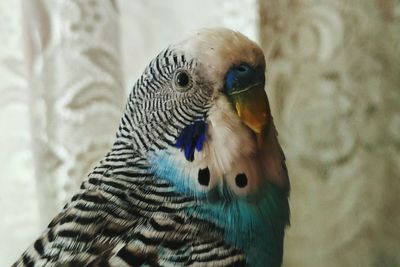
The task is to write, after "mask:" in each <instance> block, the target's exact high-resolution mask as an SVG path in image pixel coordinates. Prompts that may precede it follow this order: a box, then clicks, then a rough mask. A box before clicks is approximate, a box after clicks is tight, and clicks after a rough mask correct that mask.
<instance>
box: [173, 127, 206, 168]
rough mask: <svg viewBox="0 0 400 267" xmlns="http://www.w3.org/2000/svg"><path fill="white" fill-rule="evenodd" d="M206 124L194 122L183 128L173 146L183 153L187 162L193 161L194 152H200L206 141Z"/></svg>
mask: <svg viewBox="0 0 400 267" xmlns="http://www.w3.org/2000/svg"><path fill="white" fill-rule="evenodd" d="M206 132H207V124H206V123H205V122H204V121H202V120H199V121H195V122H194V123H192V124H189V125H187V126H186V127H185V128H183V130H182V132H181V133H180V135H179V136H178V139H177V140H176V144H175V146H176V147H177V148H180V149H181V150H183V151H184V154H185V158H186V159H187V160H188V161H193V160H194V151H195V150H197V151H201V150H202V149H203V145H204V142H205V141H206Z"/></svg>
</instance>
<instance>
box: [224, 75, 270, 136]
mask: <svg viewBox="0 0 400 267" xmlns="http://www.w3.org/2000/svg"><path fill="white" fill-rule="evenodd" d="M231 98H232V100H233V104H234V106H235V108H236V112H237V114H238V116H239V118H241V120H242V121H243V123H244V124H245V125H247V126H248V127H249V128H250V129H251V130H253V131H254V132H255V133H256V134H260V133H261V132H262V130H263V128H264V127H265V125H267V123H268V121H269V117H270V108H269V103H268V98H267V94H266V93H265V90H264V84H263V83H260V84H256V85H254V86H252V87H250V88H248V89H246V90H242V91H240V92H237V93H235V94H232V95H231Z"/></svg>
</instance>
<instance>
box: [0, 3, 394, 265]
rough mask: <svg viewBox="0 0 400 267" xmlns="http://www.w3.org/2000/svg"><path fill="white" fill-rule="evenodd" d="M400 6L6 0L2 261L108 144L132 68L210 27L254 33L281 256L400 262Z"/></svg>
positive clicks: (0, 159) (299, 261) (0, 103)
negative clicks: (281, 174) (278, 148)
mask: <svg viewBox="0 0 400 267" xmlns="http://www.w3.org/2000/svg"><path fill="white" fill-rule="evenodd" d="M399 22H400V1H398V0H397V1H394V0H387V1H383V0H368V1H361V0H354V1H351V2H349V1H345V0H339V1H337V0H336V1H333V0H324V1H310V0H282V1H281V0H279V1H277V0H259V1H256V0H246V1H243V0H242V1H239V0H234V1H232V0H223V1H213V0H207V1H195V0H191V1H183V0H173V1H156V0H151V1H139V0H138V1H123V0H120V1H114V0H85V1H82V0H72V1H61V0H30V1H22V0H20V1H0V40H1V42H0V96H1V97H0V123H1V125H2V127H1V129H2V130H1V131H0V137H1V138H0V166H1V168H0V210H1V211H2V218H1V219H0V236H1V241H0V266H8V265H10V264H11V262H12V261H13V260H14V259H15V258H16V257H17V255H18V254H20V253H21V252H22V251H23V250H24V249H25V248H26V247H27V246H28V245H29V244H30V243H31V242H32V240H33V239H34V238H35V237H36V236H37V235H38V234H39V233H40V231H42V230H43V228H44V227H45V225H46V224H47V223H48V222H49V220H50V218H51V217H53V216H54V215H55V214H56V213H57V212H58V210H59V209H60V208H61V207H62V206H63V204H64V203H65V201H67V200H68V199H69V198H70V196H71V195H72V193H73V192H74V191H75V190H76V189H77V188H78V186H79V184H80V182H81V179H82V178H84V177H85V175H86V174H87V172H88V171H89V170H90V169H91V167H92V166H93V164H95V163H96V162H97V161H98V160H99V159H100V158H101V157H103V155H104V154H105V152H106V151H107V149H108V148H109V146H110V144H111V142H112V140H113V138H114V132H115V130H116V126H117V124H118V122H119V118H120V115H121V112H122V109H123V106H124V103H125V98H126V95H127V93H128V92H129V90H130V88H131V86H132V85H133V83H134V82H135V80H136V78H137V77H138V76H139V75H140V73H141V71H142V70H143V69H144V67H145V65H146V64H147V63H148V62H149V60H150V59H151V58H152V57H153V56H154V55H155V54H156V53H157V52H159V51H160V50H161V49H162V48H164V47H165V46H166V45H167V44H169V43H171V42H173V41H176V40H178V39H180V38H182V37H183V36H185V35H186V34H187V33H188V32H190V31H192V30H194V29H196V28H200V27H207V26H226V27H230V28H233V29H236V30H239V31H241V32H243V33H245V34H246V35H247V36H249V37H250V38H252V39H254V40H256V41H258V42H259V43H260V44H261V45H262V46H263V48H264V51H265V53H266V57H267V68H268V70H267V76H268V77H267V82H268V94H269V97H270V102H271V106H272V110H273V114H274V116H275V120H276V123H277V127H278V129H279V133H280V139H281V142H282V145H283V147H284V149H285V151H286V155H287V158H288V166H289V171H290V176H291V181H292V195H291V206H292V226H291V228H290V229H289V230H288V232H287V238H286V247H285V256H284V258H285V260H284V265H285V266H400V256H399V255H400V253H399V252H400V243H399V242H398V240H400V210H399V209H398V207H397V203H399V202H400V194H399V193H398V192H400V182H399V178H400V175H399V173H400V151H399V150H400V105H399V104H400V90H399V86H400V76H399V73H400V65H399V63H400V61H399V60H400V30H399V29H400V27H399V26H400V25H399Z"/></svg>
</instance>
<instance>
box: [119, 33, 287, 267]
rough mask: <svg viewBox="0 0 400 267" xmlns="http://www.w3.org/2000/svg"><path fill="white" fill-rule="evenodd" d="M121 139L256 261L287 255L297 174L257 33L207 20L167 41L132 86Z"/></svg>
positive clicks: (275, 262)
mask: <svg viewBox="0 0 400 267" xmlns="http://www.w3.org/2000/svg"><path fill="white" fill-rule="evenodd" d="M120 144H121V145H126V144H129V146H131V147H133V150H134V151H135V153H137V154H138V155H139V157H140V158H142V159H144V160H145V161H146V162H147V163H148V166H150V169H151V171H152V173H153V174H154V176H155V177H156V179H162V180H166V181H168V182H169V183H170V184H171V185H172V186H173V188H174V190H176V191H178V193H180V194H182V195H185V196H188V197H189V199H192V200H193V201H194V203H197V204H195V205H194V206H190V207H189V208H187V210H186V212H188V213H189V214H191V215H190V216H195V217H199V218H200V219H203V220H204V219H205V220H207V221H213V222H214V223H215V224H216V225H218V226H219V227H220V228H221V229H224V239H226V240H228V241H230V242H231V243H233V244H234V245H235V246H237V247H239V248H241V249H243V250H244V251H246V254H247V255H249V256H248V260H249V264H250V266H258V265H259V264H258V265H257V262H258V261H259V262H260V263H261V266H264V263H266V262H268V263H270V265H269V266H278V265H279V264H280V262H281V260H282V249H283V233H284V228H285V226H286V225H287V224H288V222H289V207H288V202H287V196H288V191H289V181H288V176H287V171H286V167H285V159H284V155H283V153H282V150H281V148H280V145H279V143H278V140H277V134H276V131H275V127H274V124H273V120H272V116H271V112H270V108H269V104H268V99H267V95H266V92H265V60H264V55H263V52H262V50H261V49H260V48H259V47H258V46H257V45H256V44H255V43H254V42H252V41H251V40H249V39H248V38H246V37H245V36H243V35H242V34H240V33H238V32H235V31H231V30H228V29H223V28H217V29H206V30H201V31H199V32H197V33H195V34H194V35H193V36H190V37H189V38H188V39H186V40H184V41H182V42H179V43H177V44H173V45H171V46H169V47H168V48H167V49H165V50H164V51H162V52H161V53H160V54H159V55H158V56H157V57H156V58H155V59H154V60H153V61H152V62H151V63H150V65H149V66H148V67H147V68H146V69H145V71H144V74H143V75H142V76H141V77H140V79H139V80H138V81H137V83H136V84H135V86H134V88H133V90H132V93H131V95H130V97H129V100H128V104H127V109H126V112H125V114H124V117H123V118H122V122H121V125H120V129H119V131H118V139H117V144H116V145H120ZM260 251H262V255H261V256H260V254H259V252H260ZM260 257H261V258H260ZM259 259H261V260H259Z"/></svg>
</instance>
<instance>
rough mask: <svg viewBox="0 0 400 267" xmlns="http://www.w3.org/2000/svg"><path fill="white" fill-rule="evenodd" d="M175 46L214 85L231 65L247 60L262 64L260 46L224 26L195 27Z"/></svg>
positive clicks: (250, 63)
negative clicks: (190, 34) (196, 28)
mask: <svg viewBox="0 0 400 267" xmlns="http://www.w3.org/2000/svg"><path fill="white" fill-rule="evenodd" d="M175 48H176V49H179V50H181V51H182V52H184V53H185V55H186V56H188V57H190V58H193V59H194V60H195V61H196V62H197V64H198V65H199V67H200V68H201V72H202V74H203V75H204V77H206V78H207V79H209V80H210V82H213V83H215V84H216V85H217V86H218V87H220V86H222V84H223V82H224V78H225V75H226V73H227V71H228V70H229V69H230V68H231V67H232V66H235V65H239V64H241V63H247V64H249V65H250V66H253V67H256V66H262V67H265V60H264V54H263V52H262V50H261V48H260V47H259V46H258V45H257V44H256V43H255V42H253V41H251V40H250V39H249V38H247V37H246V36H244V35H243V34H241V33H239V32H236V31H232V30H229V29H226V28H211V29H202V30H199V31H197V32H195V33H194V34H193V35H192V36H190V37H189V38H187V39H186V40H184V41H182V42H180V43H178V44H177V45H175Z"/></svg>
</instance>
